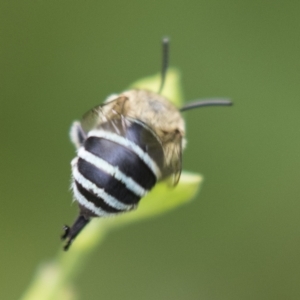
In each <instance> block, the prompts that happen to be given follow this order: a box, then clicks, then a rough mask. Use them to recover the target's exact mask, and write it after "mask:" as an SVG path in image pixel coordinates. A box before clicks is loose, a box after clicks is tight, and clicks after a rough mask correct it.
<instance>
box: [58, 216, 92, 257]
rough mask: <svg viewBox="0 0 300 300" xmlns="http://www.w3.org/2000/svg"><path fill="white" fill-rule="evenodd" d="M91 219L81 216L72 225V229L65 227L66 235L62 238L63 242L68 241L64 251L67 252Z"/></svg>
mask: <svg viewBox="0 0 300 300" xmlns="http://www.w3.org/2000/svg"><path fill="white" fill-rule="evenodd" d="M89 221H90V219H89V218H85V217H84V216H82V215H80V216H79V217H78V218H77V219H76V220H75V222H74V224H73V225H72V227H71V228H70V227H69V226H67V225H65V226H64V227H63V229H64V231H65V232H64V234H63V235H62V236H61V239H62V240H67V242H66V244H65V246H64V250H65V251H67V250H68V249H69V248H70V246H71V244H72V242H73V240H74V239H75V238H76V236H77V235H78V234H79V232H80V231H81V230H82V229H83V228H84V227H85V225H87V224H88V223H89Z"/></svg>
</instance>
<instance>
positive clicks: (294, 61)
mask: <svg viewBox="0 0 300 300" xmlns="http://www.w3.org/2000/svg"><path fill="white" fill-rule="evenodd" d="M299 19H300V2H299V1H257V0H255V1H253V0H252V1H250V0H249V1H233V0H232V1H221V0H213V1H211V0H210V1H209V0H200V1H199V0H193V1H188V0H186V1H176V0H173V1H171V0H165V1H164V0H163V1H144V2H143V1H137V0H133V1H130V2H126V1H120V0H117V1H47V2H46V1H1V2H0V35H1V49H0V57H1V61H0V64H1V65H0V68H1V71H0V73H1V75H0V76H1V79H0V82H1V89H0V104H1V105H0V121H1V126H0V130H1V147H0V166H1V171H0V181H1V185H0V195H1V218H0V231H1V235H0V236H1V247H0V254H1V255H0V265H1V268H0V282H1V288H0V299H17V298H18V297H19V296H20V295H21V294H22V292H23V291H24V290H25V288H26V287H27V285H28V284H29V281H30V279H31V278H32V275H33V273H34V270H35V269H36V266H37V265H38V263H39V262H41V261H43V260H46V259H49V258H51V257H53V255H54V254H55V253H56V251H57V249H58V248H60V247H61V246H62V245H61V243H60V240H59V235H60V233H61V227H62V224H64V223H71V222H72V221H73V219H74V218H75V216H76V214H77V207H76V205H72V206H71V193H70V192H69V190H68V188H69V184H70V179H69V178H70V161H71V159H72V157H73V156H74V149H73V147H72V145H71V143H70V142H69V140H68V130H69V127H70V124H71V122H72V121H73V120H74V119H78V118H79V117H80V116H81V115H82V114H83V113H84V112H85V111H86V110H88V109H89V108H91V107H92V106H94V105H96V104H99V103H101V102H102V101H103V99H105V97H106V96H107V95H109V94H111V93H115V92H116V93H118V92H120V91H122V90H124V89H126V87H127V86H128V85H130V84H131V83H132V82H134V81H135V80H137V79H139V78H143V77H145V76H148V75H151V74H154V73H156V72H157V71H159V70H160V62H161V61H160V40H161V37H162V36H164V35H169V36H170V37H171V65H174V66H177V67H179V68H180V70H181V72H182V81H183V87H184V94H185V99H186V100H192V99H197V98H205V97H214V96H220V97H221V96H224V97H230V98H232V99H233V100H234V103H235V105H234V106H233V107H231V108H205V109H204V108H203V109H200V110H197V111H191V112H189V113H186V114H185V117H186V120H187V130H188V147H187V149H186V151H185V153H184V169H186V170H191V171H196V172H200V173H201V174H203V175H204V177H205V181H204V184H203V189H202V191H201V193H200V194H199V195H198V197H197V198H196V199H194V201H193V202H192V203H191V204H189V205H187V206H184V207H182V208H181V209H178V210H176V211H173V212H171V213H169V214H167V215H163V216H161V217H158V218H155V219H150V220H147V221H145V222H142V223H138V224H135V225H132V226H128V227H125V228H124V229H121V230H119V231H115V232H114V233H113V234H111V235H110V236H109V237H108V238H107V240H106V242H105V243H104V244H103V245H102V247H100V248H99V250H98V251H97V252H96V253H95V254H94V255H93V256H92V257H91V258H90V260H89V263H88V265H87V267H86V268H85V270H84V272H83V273H82V274H81V276H80V277H79V278H78V279H77V281H76V287H77V288H78V290H79V293H80V296H81V299H88V300H94V299H112V300H114V299H123V300H125V299H131V300H133V299H145V300H148V299H172V300H177V299H185V300H192V299H193V300H194V299H197V300H202V299H205V300H235V299H236V300H240V299H300V284H299V279H300V218H299V214H300V197H299V196H300V185H299V178H300V137H299V128H300V117H299V116H300V84H299V83H300V82H299V79H300V39H299V29H300V22H299ZM297 128H298V129H297Z"/></svg>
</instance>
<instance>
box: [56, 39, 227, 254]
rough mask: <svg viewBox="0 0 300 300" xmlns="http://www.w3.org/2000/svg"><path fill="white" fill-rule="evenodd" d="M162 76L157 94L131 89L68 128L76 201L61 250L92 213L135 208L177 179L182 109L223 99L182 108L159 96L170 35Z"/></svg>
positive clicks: (182, 143)
mask: <svg viewBox="0 0 300 300" xmlns="http://www.w3.org/2000/svg"><path fill="white" fill-rule="evenodd" d="M162 57H163V58H162V72H161V74H162V76H161V85H160V89H159V92H158V93H154V92H151V91H148V90H142V89H133V90H129V91H125V92H123V93H121V94H119V95H112V96H109V97H108V98H107V100H106V101H105V102H104V103H103V104H102V105H99V106H97V107H95V108H93V109H91V110H90V111H88V112H87V113H86V114H85V115H84V116H83V118H82V120H81V121H80V122H78V121H75V122H74V123H73V125H72V127H71V131H70V137H71V141H72V142H73V144H74V145H75V147H76V149H77V156H76V157H75V158H74V159H73V160H72V162H71V166H72V186H71V188H72V191H73V194H74V199H75V201H77V202H78V205H79V216H78V218H77V219H76V220H75V222H74V224H73V225H72V226H71V227H69V226H65V227H64V234H63V236H62V239H63V240H66V244H65V246H64V250H68V249H69V247H70V245H71V243H72V242H73V240H74V239H75V238H76V236H77V235H78V234H79V233H80V231H81V230H82V229H83V228H84V227H85V226H86V225H87V224H88V223H89V221H90V220H91V219H92V218H94V217H106V216H113V215H117V214H120V213H124V212H129V211H132V210H134V209H136V208H137V206H138V203H139V201H140V199H141V198H143V197H144V196H145V195H146V194H147V193H148V192H149V191H150V190H151V189H152V188H153V187H154V186H155V184H156V183H157V182H159V181H162V180H165V179H171V183H172V185H174V186H175V185H176V184H177V183H178V181H179V179H180V173H181V166H182V150H183V149H184V146H185V123H184V120H183V118H182V115H181V112H183V111H186V110H189V109H194V108H198V107H204V106H211V105H231V104H232V103H231V101H229V100H226V99H208V100H202V101H194V102H191V103H190V104H187V105H185V106H183V107H181V108H179V109H178V108H177V107H176V106H175V105H174V104H172V102H170V101H169V100H168V99H167V98H165V97H164V96H162V95H161V91H162V89H163V86H164V82H165V78H166V73H167V69H168V58H169V39H168V38H164V39H163V41H162Z"/></svg>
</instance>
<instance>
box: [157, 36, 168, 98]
mask: <svg viewBox="0 0 300 300" xmlns="http://www.w3.org/2000/svg"><path fill="white" fill-rule="evenodd" d="M169 46H170V39H169V38H168V37H164V38H163V39H162V69H161V82H160V87H159V90H158V93H159V94H160V93H161V92H162V90H163V88H164V84H165V79H166V75H167V70H168V67H169V54H170V51H169Z"/></svg>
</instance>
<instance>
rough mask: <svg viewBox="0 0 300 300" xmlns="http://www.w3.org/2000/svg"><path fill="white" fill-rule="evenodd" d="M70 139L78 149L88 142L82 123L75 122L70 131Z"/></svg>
mask: <svg viewBox="0 0 300 300" xmlns="http://www.w3.org/2000/svg"><path fill="white" fill-rule="evenodd" d="M70 138H71V142H72V143H73V144H74V146H75V147H76V148H77V149H78V148H80V147H81V146H82V144H83V143H84V141H85V140H86V133H85V132H84V130H83V129H82V127H81V124H80V122H78V121H75V122H73V124H72V126H71V130H70Z"/></svg>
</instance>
